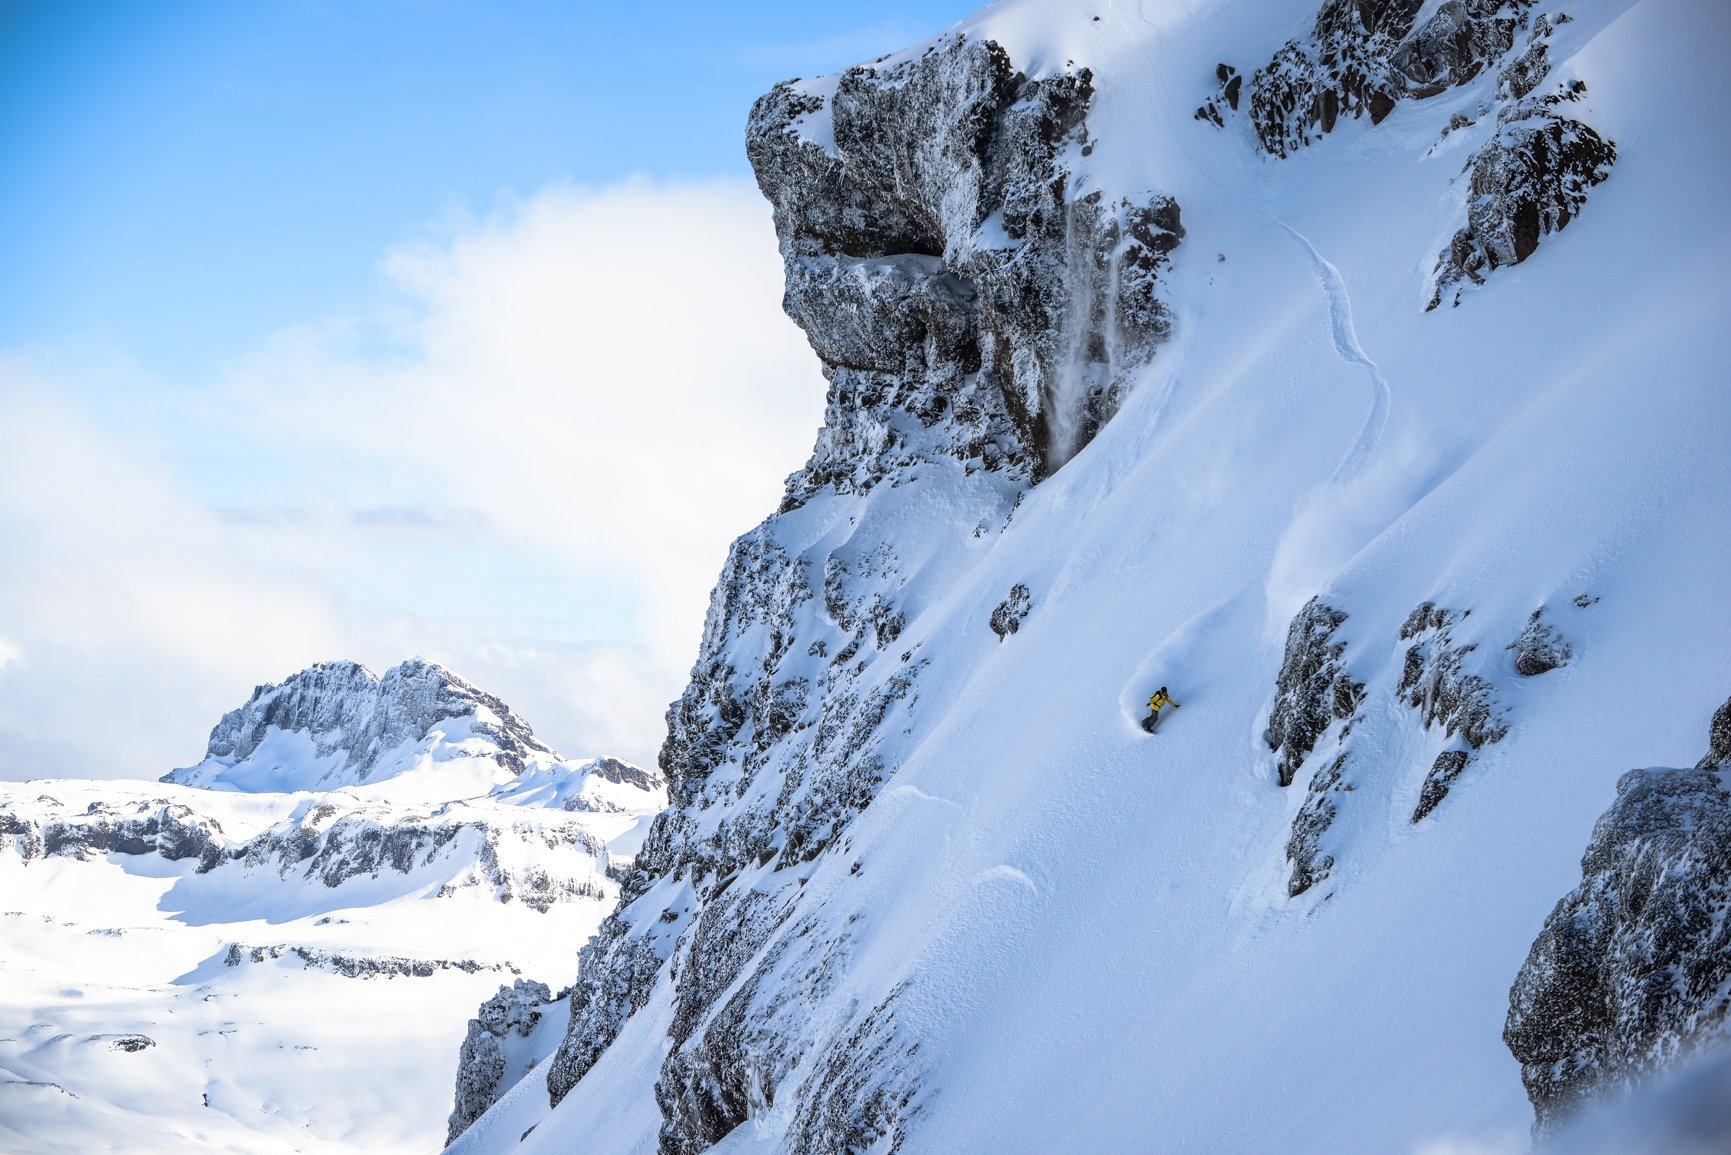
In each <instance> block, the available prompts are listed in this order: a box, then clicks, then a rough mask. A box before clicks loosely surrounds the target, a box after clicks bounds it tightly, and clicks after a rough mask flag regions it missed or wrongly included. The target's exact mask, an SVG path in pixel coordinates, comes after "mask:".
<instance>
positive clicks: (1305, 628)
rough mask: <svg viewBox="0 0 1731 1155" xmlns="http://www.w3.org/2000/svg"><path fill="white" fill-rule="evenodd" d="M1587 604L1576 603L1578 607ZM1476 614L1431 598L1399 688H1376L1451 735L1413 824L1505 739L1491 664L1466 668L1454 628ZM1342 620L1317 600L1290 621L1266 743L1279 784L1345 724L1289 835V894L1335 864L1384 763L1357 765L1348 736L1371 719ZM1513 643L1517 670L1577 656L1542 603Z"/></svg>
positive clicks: (1466, 651)
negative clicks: (1344, 831)
mask: <svg viewBox="0 0 1731 1155" xmlns="http://www.w3.org/2000/svg"><path fill="white" fill-rule="evenodd" d="M1590 604H1592V603H1591V602H1590V601H1589V602H1584V603H1583V602H1581V601H1577V602H1576V605H1577V607H1578V608H1585V606H1586V605H1590ZM1470 615H1471V611H1470V610H1469V611H1466V612H1456V611H1454V610H1450V609H1446V608H1443V607H1440V606H1438V605H1436V604H1435V603H1434V602H1428V601H1427V602H1423V603H1421V604H1420V605H1419V606H1417V607H1416V608H1415V609H1414V610H1413V611H1412V612H1411V613H1410V614H1408V615H1407V618H1406V620H1405V621H1404V622H1403V623H1402V624H1401V627H1400V630H1399V640H1400V642H1401V643H1403V644H1404V645H1405V652H1404V653H1403V654H1402V655H1401V662H1400V673H1399V677H1398V679H1397V680H1395V682H1394V685H1392V686H1388V685H1386V683H1384V684H1383V685H1381V686H1379V687H1378V689H1377V690H1376V694H1377V696H1378V698H1379V700H1384V699H1382V695H1384V694H1387V693H1389V692H1390V691H1391V690H1392V694H1393V700H1394V703H1395V704H1396V707H1397V708H1404V709H1411V710H1414V711H1417V713H1418V715H1419V720H1420V722H1421V723H1422V724H1423V726H1424V728H1425V729H1427V730H1428V729H1431V728H1433V727H1435V728H1439V729H1441V730H1442V732H1443V735H1444V738H1445V739H1447V740H1448V742H1449V745H1448V746H1447V747H1446V748H1445V749H1443V750H1441V751H1439V752H1438V753H1437V754H1436V756H1435V758H1434V760H1433V761H1432V763H1431V766H1430V768H1429V770H1428V772H1427V773H1426V774H1425V777H1424V780H1423V782H1422V783H1421V784H1420V786H1419V797H1418V801H1417V803H1416V805H1415V806H1414V808H1413V812H1412V815H1411V819H1410V820H1411V821H1412V822H1418V821H1420V820H1422V819H1423V818H1425V817H1426V816H1428V815H1429V814H1431V813H1432V812H1433V811H1435V810H1436V808H1437V807H1438V806H1439V805H1441V803H1442V802H1443V800H1444V799H1445V798H1447V797H1448V794H1449V790H1450V789H1451V788H1452V787H1453V786H1454V784H1455V783H1456V781H1457V780H1458V779H1459V778H1460V776H1461V774H1462V773H1463V772H1464V771H1465V770H1466V768H1467V766H1468V765H1469V764H1470V763H1471V761H1472V758H1473V755H1474V753H1476V752H1477V751H1478V750H1479V749H1480V748H1481V747H1483V746H1486V745H1489V744H1491V743H1494V742H1498V741H1501V740H1502V739H1503V738H1504V737H1506V736H1507V734H1508V731H1509V722H1508V717H1507V713H1508V712H1507V709H1506V708H1505V707H1504V705H1503V703H1502V700H1501V698H1500V697H1499V696H1498V694H1497V691H1496V687H1495V685H1494V684H1493V682H1492V681H1491V679H1490V678H1489V677H1487V676H1486V671H1484V670H1483V669H1469V668H1468V667H1469V665H1471V664H1474V661H1475V659H1474V658H1473V655H1475V654H1476V653H1478V649H1479V647H1478V645H1477V644H1476V643H1474V642H1464V641H1457V640H1456V637H1455V632H1456V630H1457V629H1458V628H1460V624H1461V623H1462V622H1463V621H1464V620H1465V619H1466V618H1468V617H1469V616H1470ZM1345 621H1346V613H1345V611H1344V610H1341V609H1339V608H1337V607H1334V606H1331V605H1328V604H1327V603H1325V602H1323V601H1321V600H1320V599H1316V598H1313V599H1312V600H1311V601H1310V603H1309V604H1307V605H1306V606H1305V607H1304V609H1303V610H1302V611H1300V612H1299V614H1298V615H1297V616H1296V617H1295V618H1294V619H1293V621H1292V625H1291V627H1290V628H1289V630H1288V633H1287V642H1286V652H1285V657H1284V660H1283V661H1282V663H1281V669H1280V674H1279V677H1278V679H1277V681H1276V685H1275V695H1274V703H1273V705H1272V706H1271V707H1270V710H1269V720H1268V730H1267V733H1266V734H1265V740H1266V741H1267V743H1268V746H1269V749H1270V750H1272V751H1274V752H1275V753H1277V754H1278V755H1279V761H1278V763H1277V767H1278V774H1279V779H1280V784H1281V785H1282V786H1286V785H1290V784H1291V783H1292V782H1293V781H1295V780H1296V778H1297V777H1298V775H1299V773H1300V771H1301V770H1302V768H1303V766H1304V765H1305V763H1306V760H1307V759H1309V758H1310V756H1311V754H1312V753H1313V752H1314V750H1315V748H1316V746H1317V744H1318V741H1319V740H1320V738H1321V737H1322V735H1323V734H1324V733H1325V732H1327V731H1328V729H1329V728H1330V727H1331V726H1333V725H1335V723H1337V722H1339V723H1341V726H1340V732H1339V740H1340V745H1339V749H1338V751H1337V752H1335V753H1333V754H1332V755H1331V756H1330V757H1329V760H1328V761H1327V762H1326V763H1324V764H1322V765H1320V766H1319V767H1318V768H1317V769H1316V770H1315V771H1314V772H1313V773H1312V774H1311V776H1310V780H1309V783H1308V785H1307V786H1306V788H1305V797H1304V801H1303V802H1302V803H1301V804H1300V806H1299V809H1298V813H1297V814H1296V815H1294V816H1293V820H1292V828H1291V833H1290V834H1289V836H1288V838H1287V842H1286V858H1287V861H1288V863H1289V864H1290V866H1291V868H1292V872H1291V875H1290V877H1289V880H1288V884H1287V890H1288V894H1289V895H1290V896H1292V897H1297V896H1298V895H1300V894H1303V893H1304V892H1305V891H1307V890H1309V889H1310V888H1312V887H1313V886H1315V885H1317V884H1318V883H1319V882H1321V881H1322V880H1323V879H1325V878H1327V877H1328V876H1329V873H1330V872H1331V871H1332V870H1333V869H1334V865H1335V860H1334V854H1333V853H1331V852H1330V850H1329V849H1328V847H1327V838H1326V835H1327V834H1328V831H1329V829H1330V828H1331V827H1332V826H1333V825H1334V824H1335V821H1336V820H1337V819H1338V818H1339V817H1340V808H1341V806H1342V805H1344V804H1345V802H1346V797H1347V796H1348V795H1350V794H1351V793H1352V792H1353V791H1355V790H1357V789H1358V787H1359V785H1360V780H1361V778H1362V775H1363V774H1366V773H1379V772H1381V769H1382V768H1381V767H1378V766H1376V765H1373V764H1369V763H1367V764H1365V765H1364V766H1359V765H1358V764H1357V762H1356V761H1355V755H1354V752H1353V750H1352V743H1351V742H1350V741H1349V739H1350V738H1351V736H1352V734H1353V731H1354V729H1355V728H1356V727H1359V726H1362V725H1365V724H1366V723H1365V721H1364V717H1363V715H1362V714H1361V707H1362V706H1363V705H1364V703H1365V701H1366V698H1367V689H1366V686H1365V684H1364V683H1363V682H1359V681H1355V680H1354V679H1353V678H1352V677H1351V676H1350V675H1349V674H1348V673H1347V672H1346V669H1345V664H1344V654H1345V648H1346V647H1345V643H1344V642H1342V641H1337V640H1336V639H1335V632H1336V630H1338V628H1339V627H1340V625H1341V624H1342V623H1343V622H1345ZM1507 648H1508V649H1509V650H1512V651H1515V654H1516V657H1515V666H1516V669H1517V671H1519V672H1521V673H1523V674H1526V675H1528V676H1532V675H1536V674H1538V673H1541V672H1543V671H1544V670H1549V669H1554V668H1556V667H1557V666H1559V665H1562V664H1563V663H1565V662H1567V661H1568V660H1569V658H1570V657H1571V656H1572V651H1571V650H1570V647H1569V644H1568V641H1567V639H1565V638H1564V637H1563V635H1562V633H1561V632H1560V631H1559V630H1557V629H1556V628H1555V627H1554V626H1553V625H1551V624H1550V623H1549V622H1547V621H1545V620H1544V609H1543V608H1542V607H1541V609H1540V610H1538V611H1536V612H1535V613H1534V614H1533V615H1532V617H1530V618H1529V619H1528V621H1527V624H1526V626H1525V627H1524V628H1523V630H1522V631H1521V634H1520V635H1519V637H1518V638H1517V639H1516V640H1515V642H1513V643H1511V644H1510V645H1509V646H1508V647H1507Z"/></svg>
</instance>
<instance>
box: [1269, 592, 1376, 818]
mask: <svg viewBox="0 0 1731 1155" xmlns="http://www.w3.org/2000/svg"><path fill="white" fill-rule="evenodd" d="M1344 621H1346V612H1345V611H1344V610H1340V609H1337V608H1336V607H1334V606H1331V605H1329V604H1328V603H1326V602H1324V601H1323V600H1322V599H1321V598H1311V599H1310V601H1309V602H1308V603H1306V604H1305V607H1304V608H1303V609H1302V610H1300V611H1299V612H1298V614H1297V616H1295V617H1294V618H1293V619H1292V625H1291V626H1289V627H1288V628H1287V632H1286V653H1285V656H1284V657H1283V658H1282V660H1281V663H1280V674H1279V676H1278V677H1277V678H1276V680H1275V684H1274V706H1273V708H1272V709H1271V710H1270V711H1269V713H1268V730H1267V732H1266V733H1264V734H1263V741H1265V742H1267V743H1268V748H1269V749H1270V750H1272V751H1274V752H1275V753H1276V754H1278V755H1279V756H1280V761H1279V774H1280V784H1281V785H1282V786H1290V785H1292V780H1293V778H1294V777H1296V776H1297V774H1298V768H1299V767H1300V766H1301V765H1303V764H1304V760H1305V758H1307V757H1308V756H1309V755H1310V752H1311V750H1313V749H1315V747H1316V742H1317V739H1319V738H1321V737H1322V733H1323V731H1324V730H1327V729H1328V728H1329V727H1330V726H1331V725H1333V724H1334V722H1335V721H1336V720H1344V719H1347V718H1350V717H1352V715H1353V713H1354V712H1355V711H1357V709H1358V704H1359V702H1360V701H1362V700H1363V698H1364V683H1363V682H1356V681H1354V680H1353V679H1352V677H1351V676H1350V675H1349V674H1348V673H1347V672H1346V666H1345V664H1344V662H1343V661H1342V655H1343V654H1345V652H1346V643H1345V642H1337V641H1335V640H1334V631H1335V630H1336V629H1338V628H1339V627H1340V624H1341V623H1342V622H1344Z"/></svg>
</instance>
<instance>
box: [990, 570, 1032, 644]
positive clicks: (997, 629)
mask: <svg viewBox="0 0 1731 1155" xmlns="http://www.w3.org/2000/svg"><path fill="white" fill-rule="evenodd" d="M1033 606H1034V601H1033V597H1032V595H1030V594H1029V592H1028V587H1027V586H1025V585H1023V584H1022V583H1020V582H1017V583H1016V584H1015V585H1013V586H1011V587H1010V593H1009V596H1008V597H1006V598H1005V599H1004V600H1003V601H1001V602H999V603H998V605H997V608H996V609H994V610H992V616H991V618H990V620H988V621H987V623H986V624H987V625H989V626H991V627H992V632H993V633H994V634H997V635H998V640H999V641H1003V640H1004V639H1005V638H1007V637H1009V636H1010V635H1011V634H1013V633H1015V632H1016V631H1017V630H1020V629H1021V628H1022V623H1023V622H1024V621H1026V620H1027V619H1028V611H1029V610H1031V609H1032V608H1033Z"/></svg>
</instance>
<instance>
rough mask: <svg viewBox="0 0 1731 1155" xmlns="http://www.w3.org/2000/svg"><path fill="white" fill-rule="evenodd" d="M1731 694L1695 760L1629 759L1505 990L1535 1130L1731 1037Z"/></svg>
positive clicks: (1508, 1036)
mask: <svg viewBox="0 0 1731 1155" xmlns="http://www.w3.org/2000/svg"><path fill="white" fill-rule="evenodd" d="M1728 911H1731V701H1727V702H1726V703H1725V705H1723V706H1721V707H1720V708H1719V710H1718V711H1717V712H1716V713H1715V714H1714V715H1713V721H1712V724H1711V726H1710V730H1709V750H1708V753H1707V756H1706V757H1705V758H1703V759H1702V760H1701V762H1700V763H1699V764H1698V765H1697V766H1695V767H1694V768H1693V769H1686V770H1685V769H1648V770H1632V771H1630V772H1629V773H1627V774H1625V775H1624V776H1623V777H1622V779H1621V780H1620V781H1619V782H1618V783H1617V799H1616V801H1615V802H1613V803H1612V804H1611V808H1610V809H1609V810H1607V811H1605V813H1604V815H1603V816H1602V817H1600V819H1599V821H1598V822H1597V823H1596V824H1595V825H1594V827H1593V834H1592V838H1591V840H1590V841H1589V842H1588V844H1587V851H1586V854H1585V855H1584V856H1583V857H1582V859H1581V885H1580V886H1578V887H1576V888H1575V889H1574V890H1572V891H1570V892H1569V893H1568V894H1567V895H1565V896H1564V897H1563V900H1562V901H1561V902H1559V903H1558V904H1557V906H1556V909H1555V910H1553V911H1552V912H1551V914H1550V917H1549V918H1547V919H1546V920H1545V924H1544V928H1543V929H1542V930H1541V931H1540V932H1539V937H1538V939H1537V940H1536V941H1535V942H1534V943H1533V947H1532V950H1531V951H1530V952H1529V953H1528V955H1527V960H1526V963H1525V964H1524V965H1523V966H1522V967H1521V970H1520V974H1519V975H1518V976H1517V977H1516V979H1515V983H1514V987H1513V988H1512V989H1511V990H1510V991H1509V1015H1508V1021H1507V1023H1506V1024H1505V1025H1504V1028H1503V1040H1504V1042H1506V1043H1507V1044H1508V1047H1509V1050H1510V1051H1511V1052H1513V1054H1514V1056H1515V1058H1516V1059H1517V1060H1519V1061H1520V1064H1521V1079H1522V1081H1523V1082H1524V1083H1525V1084H1526V1088H1527V1097H1528V1098H1529V1099H1530V1100H1531V1101H1532V1104H1533V1112H1534V1116H1535V1122H1534V1132H1535V1134H1538V1135H1543V1134H1546V1133H1548V1132H1550V1131H1552V1130H1554V1129H1555V1128H1556V1127H1557V1126H1558V1125H1559V1124H1561V1123H1562V1122H1564V1121H1565V1120H1567V1119H1568V1118H1569V1117H1570V1116H1571V1115H1573V1114H1574V1113H1576V1112H1577V1111H1579V1110H1580V1109H1581V1108H1582V1107H1583V1106H1585V1105H1586V1104H1587V1103H1588V1102H1590V1101H1591V1100H1593V1099H1595V1098H1598V1097H1601V1096H1604V1095H1607V1094H1610V1095H1617V1094H1621V1093H1623V1092H1627V1091H1629V1090H1632V1089H1635V1088H1636V1087H1638V1086H1641V1085H1643V1084H1645V1083H1646V1082H1648V1081H1649V1080H1650V1079H1651V1078H1652V1077H1653V1076H1655V1075H1656V1074H1658V1073H1660V1072H1662V1071H1664V1070H1666V1069H1668V1068H1670V1067H1672V1066H1674V1065H1676V1064H1677V1063H1678V1062H1679V1061H1680V1060H1682V1059H1684V1058H1686V1057H1687V1056H1689V1055H1691V1054H1692V1053H1694V1052H1696V1051H1699V1050H1702V1049H1703V1048H1704V1047H1705V1046H1706V1045H1708V1044H1709V1043H1712V1042H1720V1043H1723V1042H1724V1041H1726V1040H1727V1038H1728V1037H1731V1030H1728V1024H1727V1015H1728V1013H1731V918H1728V917H1727V912H1728Z"/></svg>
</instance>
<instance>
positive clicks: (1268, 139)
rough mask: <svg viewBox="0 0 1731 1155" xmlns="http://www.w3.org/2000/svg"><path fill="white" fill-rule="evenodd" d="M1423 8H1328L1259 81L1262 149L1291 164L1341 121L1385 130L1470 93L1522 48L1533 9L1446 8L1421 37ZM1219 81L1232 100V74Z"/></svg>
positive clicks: (1409, 2)
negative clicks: (1455, 93)
mask: <svg viewBox="0 0 1731 1155" xmlns="http://www.w3.org/2000/svg"><path fill="white" fill-rule="evenodd" d="M1422 8H1423V4H1422V0H1326V2H1325V3H1324V4H1323V5H1322V8H1321V10H1320V11H1318V13H1317V16H1316V24H1315V26H1314V27H1313V29H1312V30H1311V34H1310V36H1309V37H1307V38H1306V39H1304V40H1290V41H1288V42H1287V43H1286V44H1284V45H1283V46H1281V48H1280V49H1279V50H1277V51H1276V52H1275V54H1274V57H1273V59H1271V60H1270V61H1269V62H1268V63H1267V64H1266V65H1264V66H1263V67H1261V68H1259V69H1257V70H1256V72H1255V73H1254V74H1253V75H1252V76H1251V78H1250V119H1251V124H1252V126H1253V128H1254V129H1255V131H1256V137H1257V140H1258V141H1259V142H1260V143H1261V145H1262V147H1263V149H1265V150H1266V151H1267V152H1269V153H1272V154H1273V155H1275V156H1288V155H1290V154H1291V153H1293V152H1294V151H1296V150H1297V149H1300V148H1303V147H1304V146H1306V145H1308V144H1310V143H1311V142H1312V141H1314V140H1316V139H1317V138H1318V137H1319V136H1320V135H1321V134H1323V133H1329V132H1333V131H1334V128H1335V125H1337V124H1338V123H1339V122H1340V121H1341V119H1342V118H1354V119H1356V118H1359V117H1368V118H1369V119H1370V122H1371V123H1372V124H1377V123H1380V122H1381V121H1382V120H1383V118H1385V117H1386V116H1388V114H1389V113H1390V112H1392V111H1394V108H1395V105H1396V103H1397V102H1399V101H1401V100H1405V99H1419V100H1422V99H1424V98H1426V97H1430V96H1435V95H1437V94H1438V93H1441V92H1445V91H1447V90H1448V89H1450V88H1452V87H1455V86H1457V85H1461V84H1465V83H1466V82H1467V81H1469V80H1472V79H1473V78H1474V77H1476V76H1477V75H1479V73H1481V72H1482V71H1483V70H1484V69H1485V68H1486V66H1487V65H1489V64H1490V63H1491V62H1493V61H1495V60H1497V59H1499V58H1500V57H1502V56H1503V55H1504V54H1506V53H1507V52H1508V51H1509V49H1510V48H1512V47H1513V46H1514V43H1515V38H1516V34H1517V33H1518V32H1519V30H1520V28H1521V26H1522V24H1523V23H1524V21H1525V19H1526V12H1527V10H1528V8H1529V3H1528V2H1527V0H1509V2H1505V0H1445V2H1444V3H1443V4H1442V5H1440V6H1439V7H1437V8H1436V9H1435V10H1434V11H1433V12H1432V13H1431V15H1430V17H1429V19H1427V20H1426V21H1425V22H1424V23H1423V24H1422V25H1419V26H1418V27H1416V28H1415V27H1414V26H1413V22H1414V21H1415V20H1416V19H1417V17H1418V15H1419V13H1420V11H1421V9H1422ZM1218 78H1219V80H1220V82H1221V86H1222V97H1224V96H1225V89H1226V86H1227V85H1228V84H1229V83H1230V82H1231V79H1232V70H1231V69H1230V68H1229V66H1227V65H1222V66H1221V71H1220V72H1219V73H1218ZM1228 103H1230V104H1231V105H1232V107H1234V108H1236V107H1237V103H1236V101H1228ZM1209 108H1213V109H1214V110H1215V111H1216V113H1218V111H1219V105H1218V104H1217V103H1214V102H1210V104H1207V105H1204V106H1203V109H1204V110H1207V109H1209ZM1202 119H1206V120H1214V119H1216V117H1213V116H1208V115H1206V114H1203V115H1202Z"/></svg>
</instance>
